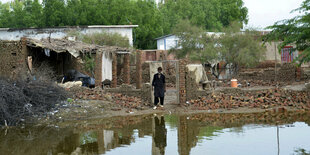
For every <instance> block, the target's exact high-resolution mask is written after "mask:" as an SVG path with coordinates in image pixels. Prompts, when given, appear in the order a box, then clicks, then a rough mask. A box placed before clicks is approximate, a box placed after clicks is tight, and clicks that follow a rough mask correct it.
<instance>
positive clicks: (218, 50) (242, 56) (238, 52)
mask: <svg viewBox="0 0 310 155" xmlns="http://www.w3.org/2000/svg"><path fill="white" fill-rule="evenodd" d="M240 28H241V25H240V23H238V22H233V23H232V24H231V25H230V26H229V27H227V28H225V29H224V30H223V32H222V33H207V32H206V31H205V30H204V29H203V28H201V27H197V26H193V25H192V24H191V23H190V22H189V21H188V20H185V21H182V22H180V23H179V24H177V26H176V27H175V29H174V32H175V34H176V36H178V38H179V44H178V46H179V47H180V48H177V49H173V52H174V53H176V55H177V56H178V57H181V58H182V57H188V58H190V59H191V60H199V61H200V62H202V63H206V62H208V63H212V62H214V61H225V62H226V63H231V64H233V65H234V66H235V67H236V69H237V68H238V67H239V66H242V67H252V66H254V65H256V64H257V63H259V61H260V60H262V59H264V55H265V48H264V47H263V46H262V45H261V40H260V36H259V34H258V33H257V32H256V31H253V30H246V31H243V32H241V31H240Z"/></svg>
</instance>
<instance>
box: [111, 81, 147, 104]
mask: <svg viewBox="0 0 310 155" xmlns="http://www.w3.org/2000/svg"><path fill="white" fill-rule="evenodd" d="M105 91H107V92H110V93H121V94H124V95H127V96H134V97H139V98H141V99H142V100H143V101H145V102H147V103H149V104H151V103H152V101H151V100H152V99H151V91H152V87H151V85H150V84H143V86H142V88H141V89H136V88H134V87H133V86H131V85H125V84H123V85H121V86H120V87H118V88H111V89H106V90H105Z"/></svg>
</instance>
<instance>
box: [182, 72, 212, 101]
mask: <svg viewBox="0 0 310 155" xmlns="http://www.w3.org/2000/svg"><path fill="white" fill-rule="evenodd" d="M208 94H210V92H208V91H206V90H199V86H198V85H197V83H196V80H195V74H194V72H190V71H188V70H186V101H189V100H192V99H197V98H199V97H201V96H206V95H208Z"/></svg>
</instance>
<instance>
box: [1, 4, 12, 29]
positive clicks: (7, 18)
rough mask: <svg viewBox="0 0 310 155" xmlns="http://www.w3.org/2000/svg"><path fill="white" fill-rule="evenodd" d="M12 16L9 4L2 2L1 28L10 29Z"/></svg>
mask: <svg viewBox="0 0 310 155" xmlns="http://www.w3.org/2000/svg"><path fill="white" fill-rule="evenodd" d="M11 20H12V14H11V13H10V5H9V3H4V4H2V3H1V2H0V27H10V23H12V21H11Z"/></svg>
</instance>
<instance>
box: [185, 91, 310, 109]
mask: <svg viewBox="0 0 310 155" xmlns="http://www.w3.org/2000/svg"><path fill="white" fill-rule="evenodd" d="M189 103H190V104H189V105H190V106H192V108H193V109H198V110H215V109H227V110H231V109H237V108H241V107H247V108H261V109H268V108H275V107H292V108H296V109H304V110H309V109H310V92H306V91H292V90H284V89H270V90H262V91H253V92H251V91H248V92H243V93H238V94H233V93H215V94H210V95H208V96H206V97H199V99H197V100H191V101H189Z"/></svg>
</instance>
